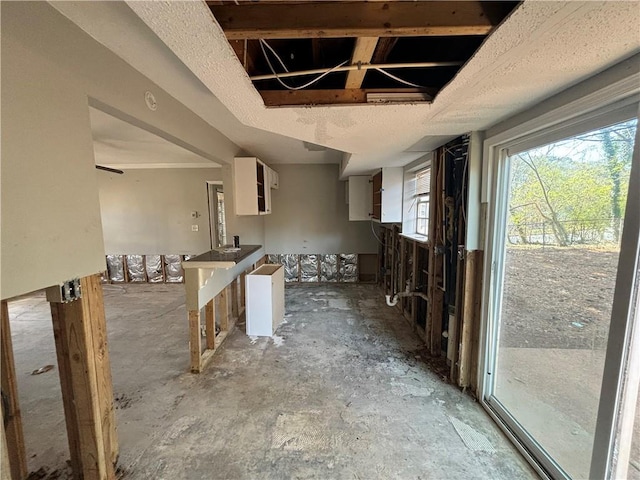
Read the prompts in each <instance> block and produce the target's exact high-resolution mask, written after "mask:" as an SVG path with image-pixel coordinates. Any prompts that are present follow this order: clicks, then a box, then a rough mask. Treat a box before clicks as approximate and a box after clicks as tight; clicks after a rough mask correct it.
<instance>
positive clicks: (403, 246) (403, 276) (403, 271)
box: [398, 234, 407, 315]
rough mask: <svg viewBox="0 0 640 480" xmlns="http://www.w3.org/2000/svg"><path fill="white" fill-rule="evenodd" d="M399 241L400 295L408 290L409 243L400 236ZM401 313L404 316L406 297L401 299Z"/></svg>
mask: <svg viewBox="0 0 640 480" xmlns="http://www.w3.org/2000/svg"><path fill="white" fill-rule="evenodd" d="M398 241H399V242H400V272H399V277H400V281H399V285H398V293H400V292H404V290H405V288H406V282H407V268H406V265H407V242H406V241H405V239H404V238H402V237H401V236H400V235H399V234H398ZM399 303H400V311H401V312H402V314H403V315H404V312H405V308H404V307H405V299H404V297H400V302H399Z"/></svg>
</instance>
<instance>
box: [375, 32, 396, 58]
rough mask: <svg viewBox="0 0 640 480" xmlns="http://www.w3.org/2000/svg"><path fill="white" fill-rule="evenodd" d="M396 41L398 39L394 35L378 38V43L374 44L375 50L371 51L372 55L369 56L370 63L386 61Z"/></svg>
mask: <svg viewBox="0 0 640 480" xmlns="http://www.w3.org/2000/svg"><path fill="white" fill-rule="evenodd" d="M396 43H398V39H397V38H396V37H382V38H380V39H379V40H378V45H377V46H376V50H375V52H373V57H372V58H371V63H387V58H389V54H390V53H391V50H393V47H395V46H396Z"/></svg>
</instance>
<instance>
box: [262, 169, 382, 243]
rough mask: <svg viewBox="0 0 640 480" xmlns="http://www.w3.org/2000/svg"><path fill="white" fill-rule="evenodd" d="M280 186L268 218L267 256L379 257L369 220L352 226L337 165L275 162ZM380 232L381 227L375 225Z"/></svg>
mask: <svg viewBox="0 0 640 480" xmlns="http://www.w3.org/2000/svg"><path fill="white" fill-rule="evenodd" d="M271 167H272V168H273V169H274V170H275V171H276V172H278V175H279V177H280V188H279V189H278V190H272V199H271V201H272V211H273V213H272V214H270V215H266V216H265V249H266V252H267V253H310V254H313V253H377V251H378V245H377V241H376V239H375V238H374V236H373V234H372V232H371V222H350V221H349V208H348V207H349V206H348V205H347V203H346V198H345V182H341V181H339V179H338V175H339V165H337V164H328V165H326V164H325V165H296V164H277V165H271ZM376 229H377V227H376Z"/></svg>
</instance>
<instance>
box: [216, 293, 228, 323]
mask: <svg viewBox="0 0 640 480" xmlns="http://www.w3.org/2000/svg"><path fill="white" fill-rule="evenodd" d="M228 298H229V295H228V294H227V288H226V287H225V288H223V289H222V291H221V292H220V293H219V294H218V299H219V301H218V306H219V308H220V331H222V332H226V331H228V330H229V304H228V302H227V299H228Z"/></svg>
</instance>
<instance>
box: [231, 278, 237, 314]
mask: <svg viewBox="0 0 640 480" xmlns="http://www.w3.org/2000/svg"><path fill="white" fill-rule="evenodd" d="M230 286H231V318H238V311H239V305H238V278H235V279H234V280H233V281H232V282H231V285H230Z"/></svg>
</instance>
